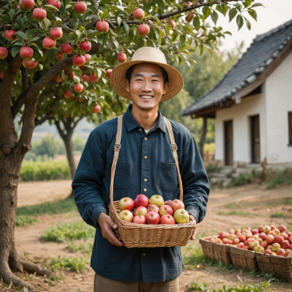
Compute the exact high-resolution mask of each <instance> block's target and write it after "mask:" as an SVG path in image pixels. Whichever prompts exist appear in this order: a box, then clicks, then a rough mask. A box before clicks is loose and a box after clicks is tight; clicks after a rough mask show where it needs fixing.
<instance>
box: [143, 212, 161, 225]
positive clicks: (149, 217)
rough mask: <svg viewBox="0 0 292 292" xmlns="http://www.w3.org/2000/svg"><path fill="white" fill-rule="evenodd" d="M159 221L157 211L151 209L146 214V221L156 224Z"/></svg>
mask: <svg viewBox="0 0 292 292" xmlns="http://www.w3.org/2000/svg"><path fill="white" fill-rule="evenodd" d="M159 221H160V216H159V214H158V213H156V212H153V211H151V212H148V213H147V214H146V222H147V223H148V224H152V225H157V224H158V223H159Z"/></svg>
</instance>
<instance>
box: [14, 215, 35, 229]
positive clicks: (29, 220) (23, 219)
mask: <svg viewBox="0 0 292 292" xmlns="http://www.w3.org/2000/svg"><path fill="white" fill-rule="evenodd" d="M37 222H39V220H38V219H36V218H33V217H29V216H26V215H19V216H16V219H15V226H18V227H23V226H27V225H31V224H34V223H37Z"/></svg>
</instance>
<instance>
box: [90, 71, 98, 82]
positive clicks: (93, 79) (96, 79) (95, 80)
mask: <svg viewBox="0 0 292 292" xmlns="http://www.w3.org/2000/svg"><path fill="white" fill-rule="evenodd" d="M98 79H99V78H98V76H95V74H94V72H91V73H90V81H91V82H97V81H98Z"/></svg>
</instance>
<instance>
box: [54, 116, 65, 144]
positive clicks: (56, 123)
mask: <svg viewBox="0 0 292 292" xmlns="http://www.w3.org/2000/svg"><path fill="white" fill-rule="evenodd" d="M54 121H55V125H56V127H57V130H58V132H59V134H60V136H61V137H62V139H63V140H65V139H66V135H65V133H64V132H63V130H62V128H61V126H60V122H59V121H57V120H56V119H54Z"/></svg>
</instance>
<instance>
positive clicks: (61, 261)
mask: <svg viewBox="0 0 292 292" xmlns="http://www.w3.org/2000/svg"><path fill="white" fill-rule="evenodd" d="M88 265H89V260H88V259H84V258H67V257H60V256H59V257H58V258H57V259H54V258H47V259H46V260H45V262H44V264H43V266H44V267H46V268H48V269H50V270H52V271H54V272H56V271H58V270H60V269H65V270H69V271H77V272H80V271H81V270H84V269H86V268H87V266H88Z"/></svg>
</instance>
